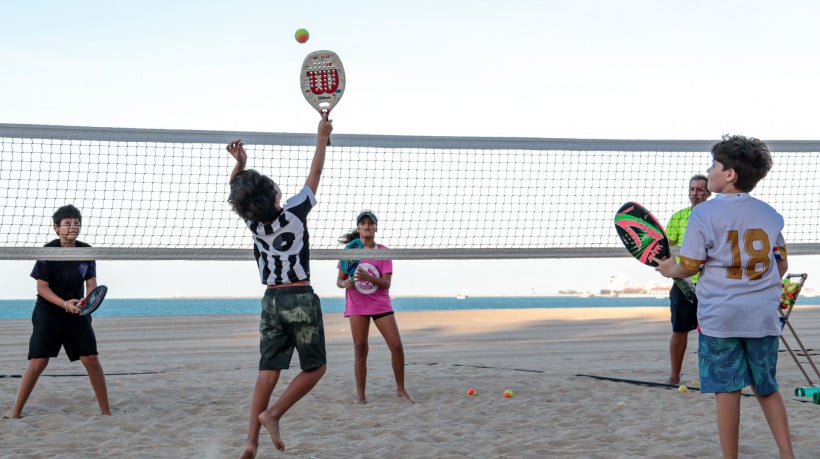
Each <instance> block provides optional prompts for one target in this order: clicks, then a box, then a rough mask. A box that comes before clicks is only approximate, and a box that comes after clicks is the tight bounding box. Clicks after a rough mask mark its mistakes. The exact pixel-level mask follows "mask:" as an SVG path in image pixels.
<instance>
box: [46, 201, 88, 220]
mask: <svg viewBox="0 0 820 459" xmlns="http://www.w3.org/2000/svg"><path fill="white" fill-rule="evenodd" d="M66 218H76V219H77V220H79V221H80V223H82V221H83V216H82V214H81V213H80V209H78V208H76V207H74V206H72V205H71V204H67V205H65V206H63V207H60V208H59V209H57V210H56V211H55V212H54V215H52V216H51V219H52V220H53V221H54V224H55V225H59V224H60V222H61V221H63V220H64V219H66Z"/></svg>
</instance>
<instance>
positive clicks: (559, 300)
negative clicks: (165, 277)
mask: <svg viewBox="0 0 820 459" xmlns="http://www.w3.org/2000/svg"><path fill="white" fill-rule="evenodd" d="M321 300H322V310H323V311H324V312H344V298H341V297H325V298H321ZM259 301H260V299H259V298H141V299H139V298H137V299H134V298H131V299H117V298H109V299H106V300H105V302H104V303H103V304H102V306H100V309H98V310H97V311H96V312H94V317H130V316H195V315H215V314H259ZM798 303H799V304H800V305H808V304H820V297H808V298H800V299H799V300H798ZM668 305H669V301H668V300H667V299H665V298H652V297H641V298H614V297H589V298H579V297H575V296H504V297H467V298H465V299H457V298H455V297H396V298H393V309H395V310H396V311H397V312H401V311H439V310H454V309H463V310H470V309H519V308H525V309H526V308H605V307H644V306H668ZM33 308H34V299H31V300H0V320H3V319H28V318H30V317H31V311H32V309H33Z"/></svg>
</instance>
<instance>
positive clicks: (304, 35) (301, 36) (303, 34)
mask: <svg viewBox="0 0 820 459" xmlns="http://www.w3.org/2000/svg"><path fill="white" fill-rule="evenodd" d="M293 36H294V37H296V41H298V42H299V43H305V42H306V41H308V38H310V34H309V33H308V31H307V29H299V30H297V31H296V33H295V34H294V35H293Z"/></svg>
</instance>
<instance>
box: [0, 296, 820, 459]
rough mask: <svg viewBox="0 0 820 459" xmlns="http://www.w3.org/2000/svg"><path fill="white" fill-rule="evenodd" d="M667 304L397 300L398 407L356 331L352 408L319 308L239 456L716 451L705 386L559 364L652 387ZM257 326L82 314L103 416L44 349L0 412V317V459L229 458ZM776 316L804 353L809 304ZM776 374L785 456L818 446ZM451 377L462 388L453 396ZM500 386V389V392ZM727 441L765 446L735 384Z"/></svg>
mask: <svg viewBox="0 0 820 459" xmlns="http://www.w3.org/2000/svg"><path fill="white" fill-rule="evenodd" d="M668 314H669V313H668V310H667V309H666V308H618V309H614V308H613V309H610V308H600V309H516V310H489V311H435V312H430V311H428V312H401V311H400V312H398V313H397V319H398V322H399V327H400V329H401V333H402V338H403V341H404V345H405V354H406V363H407V366H406V381H407V389H408V391H409V392H410V394H411V396H412V397H413V398H414V399H415V401H416V403H415V404H408V403H406V402H404V401H403V400H401V399H399V398H397V397H396V396H395V387H394V383H393V376H392V373H391V370H390V364H389V358H390V356H389V352H388V350H387V347H386V346H385V345H384V342H383V341H382V338H381V336H380V335H379V334H378V332H377V331H376V330H375V328H372V329H371V349H370V356H369V360H368V362H369V374H368V386H367V389H368V400H369V403H368V404H367V405H357V404H355V403H354V399H355V387H354V382H353V370H352V357H353V356H352V352H353V351H352V344H351V338H350V332H349V329H348V323H347V320H346V319H344V318H343V317H342V315H341V314H338V313H332V314H331V313H328V314H325V328H326V336H327V347H328V372H327V374H326V375H325V377H324V378H323V379H322V380H321V381H320V382H319V384H318V385H317V386H316V388H315V389H314V390H313V391H312V392H311V393H310V394H308V395H307V396H306V397H305V398H304V399H303V400H302V401H300V402H299V403H298V404H297V405H296V406H295V407H294V408H293V409H292V410H291V411H290V412H289V413H288V414H286V415H285V417H284V418H283V419H282V424H281V427H282V432H281V433H282V436H283V440H284V441H285V444H286V451H285V452H284V453H280V452H278V451H276V450H275V449H274V447H273V445H272V444H271V442H270V438H269V437H268V436H267V434H266V433H264V432H263V435H262V441H261V443H260V448H259V454H258V456H257V457H261V458H267V457H300V458H302V457H304V458H331V457H333V458H340V457H341V458H347V457H361V458H386V457H408V458H461V457H467V458H495V457H509V458H519V457H521V458H542V457H590V458H618V457H661V458H685V457H717V456H719V455H720V446H719V443H718V437H717V430H716V425H715V422H714V397H713V396H712V395H709V394H700V393H699V392H698V391H697V390H691V391H688V392H681V391H678V390H676V389H670V388H664V387H647V386H639V385H633V384H626V383H619V382H611V381H603V380H598V379H594V378H590V377H585V376H577V375H578V374H588V375H598V376H605V377H614V378H627V379H635V380H646V381H654V382H663V381H664V380H665V379H666V377H667V374H668V355H667V345H668V340H669V334H670V325H669V319H668ZM257 321H258V319H257V317H256V316H244V315H243V316H196V317H193V316H189V317H132V318H100V319H95V321H94V326H95V329H96V332H97V338H98V342H99V348H100V351H101V353H100V359H101V361H102V364H103V367H104V369H105V372H106V374H107V382H108V390H109V397H110V399H111V408H112V412H113V414H114V415H113V416H111V417H103V416H100V415H99V411H98V407H97V403H96V400H95V399H94V395H93V392H92V390H91V387H90V384H89V383H88V379H87V377H86V375H85V371H84V369H83V367H82V365H81V364H80V363H79V362H76V363H69V362H68V360H67V358H66V357H65V354H64V353H61V355H60V356H59V357H58V358H56V359H52V360H51V363H50V364H49V367H48V368H47V369H46V371H45V373H44V374H43V376H42V377H41V378H40V381H39V382H38V384H37V387H36V388H35V390H34V393H33V394H32V396H31V398H30V400H29V402H28V404H27V405H26V407H25V409H24V411H23V418H21V419H9V418H8V415H9V413H10V411H11V407H12V404H13V402H14V397H15V395H16V392H17V388H18V385H19V383H20V379H19V375H20V374H22V373H23V371H24V369H25V367H26V364H27V361H26V353H27V346H28V338H29V334H30V332H31V325H30V322H29V321H28V320H4V321H0V393H1V394H2V400H0V413H2V415H3V417H2V419H0V456H1V457H21V458H41V457H61V458H87V457H116V458H148V457H160V458H165V457H186V458H232V457H238V455H239V453H240V451H241V449H242V446H243V445H244V441H245V435H246V429H247V416H248V408H249V403H250V395H251V390H252V388H253V384H254V381H255V378H256V373H257V371H256V370H257V359H258V333H257ZM791 322H792V324H793V326H794V327H795V329H796V330H797V332H798V333H799V335H800V338H801V339H802V340H803V342H804V343H805V345H806V346H807V347H808V348H812V349H818V348H820V308H817V307H805V308H800V307H798V308H796V309H795V311H794V312H793V314H792V317H791ZM786 337H787V338H789V339H790V338H791V337H792V335H790V334H789V332H788V331H787V332H786ZM696 340H697V337H696V334H695V333H692V334H691V335H690V346H689V349H688V350H687V353H686V359H685V361H684V374H683V378H682V382H683V383H686V384H690V385H693V384H692V383H693V382H696V380H697V354H696V349H697V346H696ZM792 342H793V341H792ZM781 349H782V346H781ZM814 360H815V362H816V363H820V357H818V356H815V357H814ZM292 365H293V368H292V369H291V370H288V371H284V372H283V373H282V375H283V376H282V379H280V383H279V385H278V386H277V389H276V392H275V393H274V396H277V395H278V394H279V393H280V392H281V390H282V388H283V387H284V386H285V384H287V383H288V382H289V381H290V379H291V378H292V377H293V376H294V375H295V374H296V373H297V371H298V370H297V369H296V368H297V367H298V362H297V361H296V359H294V362H293V364H292ZM778 371H779V373H778V379H779V382H780V384H781V392H782V393H783V395H784V399H785V402H786V407H787V410H788V412H789V419H790V423H791V430H792V436H793V441H794V444H795V448H796V451H797V454H798V457H807V458H808V457H820V436H818V435H817V433H818V432H820V425H818V424H817V419H818V415H820V405H815V404H813V403H810V402H807V401H806V400H808V399H799V398H797V397H795V396H794V389H795V388H796V387H798V386H806V385H807V383H806V380H805V377H804V376H803V375H802V373H800V371H799V370H798V367H797V365H796V364H795V362H794V361H793V360H792V358H791V357H790V356H789V355H788V354H787V353H785V352H782V353H781V356H780V363H779V370H778ZM810 376H812V374H811V373H810ZM815 383H816V384H820V381H816V380H815ZM693 386H694V385H693ZM468 388H475V389H476V390H477V395H475V396H472V397H470V396H468V395H467V389H468ZM506 389H512V390H513V391H514V393H515V396H514V397H513V398H504V397H503V392H504V390H506ZM740 443H741V446H740V451H741V456H742V457H760V458H770V457H776V455H777V454H776V448H775V444H774V440H773V439H772V436H771V434H770V432H769V429H768V427H767V425H766V421H765V419H764V417H763V414H762V412H761V410H760V408H759V406H758V404H757V402H756V400H755V399H754V398H753V397H743V400H742V415H741V441H740Z"/></svg>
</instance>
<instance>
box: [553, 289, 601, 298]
mask: <svg viewBox="0 0 820 459" xmlns="http://www.w3.org/2000/svg"><path fill="white" fill-rule="evenodd" d="M558 294H559V295H567V296H577V297H578V298H589V297H593V296H595V294H594V293H592V292H590V291H589V290H586V291H583V292H582V291H579V290H558Z"/></svg>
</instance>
